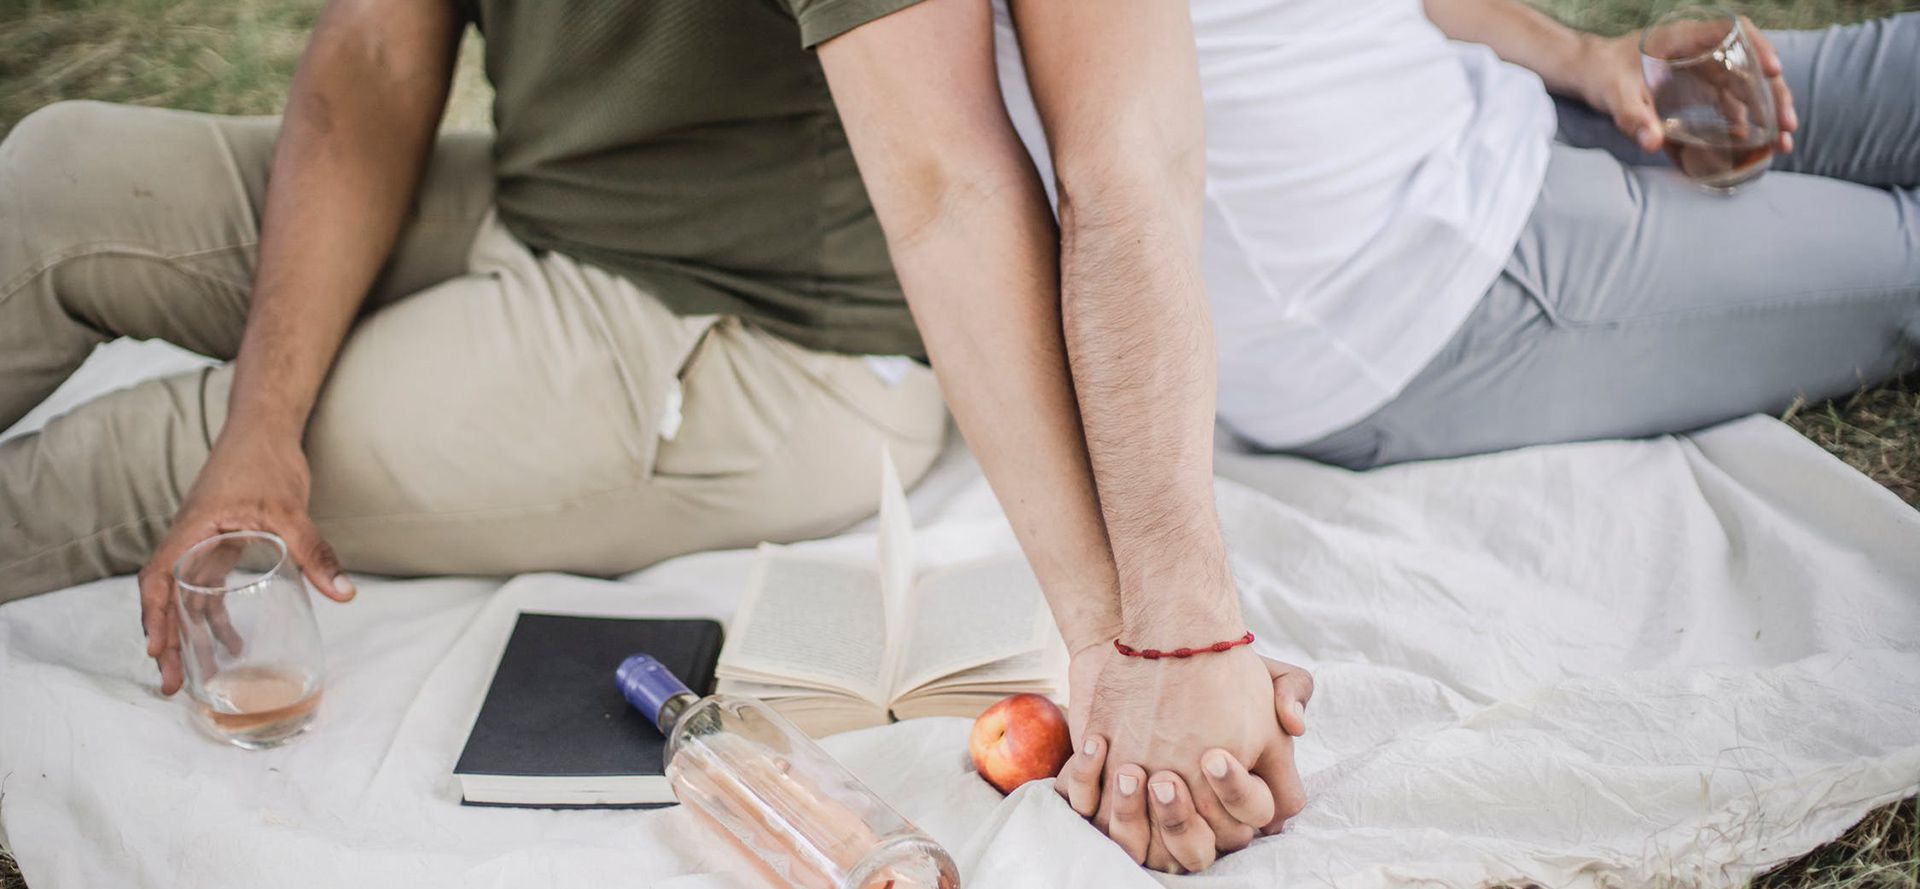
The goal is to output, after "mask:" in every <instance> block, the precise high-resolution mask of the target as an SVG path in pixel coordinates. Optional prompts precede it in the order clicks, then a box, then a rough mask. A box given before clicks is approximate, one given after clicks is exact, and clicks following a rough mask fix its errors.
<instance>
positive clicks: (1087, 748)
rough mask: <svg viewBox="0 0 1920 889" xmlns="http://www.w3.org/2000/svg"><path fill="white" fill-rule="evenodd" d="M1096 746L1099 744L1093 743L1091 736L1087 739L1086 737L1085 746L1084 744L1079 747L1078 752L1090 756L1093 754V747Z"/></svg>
mask: <svg viewBox="0 0 1920 889" xmlns="http://www.w3.org/2000/svg"><path fill="white" fill-rule="evenodd" d="M1098 746H1099V745H1097V744H1095V743H1093V739H1092V738H1088V739H1087V743H1086V746H1084V747H1081V748H1080V752H1081V753H1082V754H1084V755H1086V756H1092V755H1093V751H1094V749H1095V748H1096V747H1098Z"/></svg>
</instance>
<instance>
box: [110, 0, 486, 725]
mask: <svg viewBox="0 0 1920 889" xmlns="http://www.w3.org/2000/svg"><path fill="white" fill-rule="evenodd" d="M460 24H461V23H460V20H459V17H458V16H457V15H456V13H455V11H454V8H453V5H452V3H451V2H449V0H405V2H378V0H331V2H329V3H328V4H327V6H326V8H325V10H323V11H322V12H321V14H320V18H319V21H318V22H316V23H315V25H314V30H313V35H312V37H311V39H310V41H309V43H308V45H307V50H306V53H305V55H303V56H302V57H301V59H300V66H299V69H298V70H297V71H296V72H295V74H294V78H293V87H292V91H291V92H290V94H289V95H288V97H287V109H286V114H285V116H284V118H283V122H282V124H281V131H280V137H279V141H278V143H277V146H276V148H275V151H274V159H273V170H272V174H271V176H270V177H269V184H268V186H267V197H266V210H265V213H264V216H263V218H262V221H261V233H260V257H259V265H258V268H257V270H256V271H255V274H254V281H253V291H252V294H251V298H250V299H251V301H250V305H249V308H248V312H247V326H246V330H245V332H244V333H243V335H242V338H241V342H240V351H239V354H238V356H237V357H236V358H235V360H234V375H233V389H232V392H231V394H230V396H229V399H228V412H227V420H226V423H225V425H224V426H223V427H222V429H221V432H220V436H219V438H218V440H217V441H215V442H214V446H213V450H212V452H211V453H210V454H209V456H208V459H207V462H206V464H205V465H204V466H203V467H202V469H201V471H200V474H199V476H198V477H197V478H196V479H195V481H194V484H193V488H192V489H191V490H190V491H189V492H188V494H187V497H186V500H185V502H184V503H183V504H182V505H181V508H180V511H179V513H178V514H177V515H176V516H175V517H174V522H173V525H172V527H171V528H170V529H169V531H168V533H167V537H166V539H164V540H163V541H162V542H161V544H160V546H159V547H157V548H156V550H155V552H154V554H153V556H152V557H151V558H150V560H149V561H148V563H147V566H146V568H145V569H144V570H142V571H141V576H140V588H141V605H142V613H143V625H144V627H145V629H146V631H147V646H148V654H150V655H152V656H153V657H154V658H155V659H156V660H157V661H158V662H159V666H160V672H161V689H162V690H163V691H165V692H168V693H171V692H173V691H174V690H175V689H177V688H178V687H179V686H180V682H181V671H180V663H179V653H178V644H179V643H178V633H177V630H176V627H175V625H174V622H175V620H176V617H175V614H174V608H173V605H172V603H173V595H174V590H173V585H172V579H171V577H170V574H169V572H170V569H171V567H172V565H173V561H174V560H175V559H176V558H178V556H179V555H180V553H181V552H183V551H184V550H185V549H186V548H187V547H189V546H191V545H193V544H194V543H196V542H198V541H199V540H202V539H205V538H206V537H209V536H211V535H213V534H217V533H220V532H222V531H228V530H235V529H238V528H254V529H261V530H268V531H273V532H275V533H277V534H279V535H280V536H281V537H282V538H284V539H285V540H286V541H287V543H288V547H289V549H290V551H291V554H292V556H293V558H294V560H295V561H296V562H298V563H299V564H300V566H301V568H302V569H303V570H304V571H305V573H306V575H307V577H308V578H309V579H310V580H311V581H312V582H313V584H314V586H315V587H316V588H318V589H319V590H320V591H321V592H323V593H326V594H327V595H329V596H332V597H334V598H336V599H343V600H344V599H347V598H350V597H351V596H352V595H353V587H352V585H351V583H349V582H347V580H346V578H345V577H344V575H342V574H341V573H340V569H339V566H338V565H337V564H336V563H335V559H334V556H333V553H332V551H331V550H330V549H329V548H328V547H327V545H326V543H325V541H324V540H322V539H321V538H320V536H319V534H318V532H317V531H316V530H315V529H314V527H313V524H312V521H311V520H310V519H309V518H308V516H307V514H306V509H307V497H308V486H309V481H308V474H307V465H306V459H305V457H304V456H303V455H302V453H301V449H300V448H301V438H302V436H303V434H304V432H305V428H306V424H307V419H308V417H309V415H310V414H311V413H312V411H313V405H314V401H315V399H316V398H317V397H318V395H319V391H320V385H321V382H322V381H323V380H324V379H325V378H326V375H327V371H328V369H329V368H330V367H331V366H332V364H333V359H334V356H335V354H336V353H337V352H338V351H339V349H340V345H341V343H342V341H343V340H344V339H345V338H346V333H347V328H348V327H349V325H350V324H351V323H352V321H353V318H354V315H355V314H357V312H358V311H359V307H360V304H361V303H362V302H363V301H364V300H365V298H366V293H367V289H368V288H369V287H370V286H371V285H372V283H373V280H374V277H375V275H377V274H378V273H379V270H380V267H381V266H382V265H383V264H384V263H385V261H386V258H387V254H388V253H389V252H391V251H392V249H393V245H394V241H395V240H396V238H398V236H399V231H400V226H401V223H402V221H403V220H404V219H405V217H406V213H407V208H408V206H409V205H410V204H411V203H412V200H413V194H414V191H415V189H416V188H417V187H418V186H419V182H420V177H421V174H422V171H423V169H424V168H425V166H426V160H427V156H428V154H429V151H430V149H431V146H432V143H433V135H434V129H435V127H436V125H437V124H438V122H439V118H440V112H441V109H442V107H443V106H444V104H445V102H446V96H447V90H448V88H449V85H450V83H451V81H452V71H453V57H454V52H455V50H456V48H457V46H458V37H459V29H460Z"/></svg>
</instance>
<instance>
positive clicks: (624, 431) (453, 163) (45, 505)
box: [0, 104, 945, 601]
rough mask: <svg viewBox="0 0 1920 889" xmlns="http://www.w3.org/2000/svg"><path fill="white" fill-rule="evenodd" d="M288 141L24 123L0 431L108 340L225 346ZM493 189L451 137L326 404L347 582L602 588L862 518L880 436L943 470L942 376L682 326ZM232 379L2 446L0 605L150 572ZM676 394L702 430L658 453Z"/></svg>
mask: <svg viewBox="0 0 1920 889" xmlns="http://www.w3.org/2000/svg"><path fill="white" fill-rule="evenodd" d="M274 134H275V123H274V122H273V121H271V120H242V119H233V118H220V117H212V116H206V115H193V114H183V113H177V112H167V111H154V110H147V109H134V108H123V107H114V106H105V105H97V104H62V105H57V106H54V107H52V108H50V109H47V110H45V111H42V112H40V113H38V114H36V115H34V116H32V117H29V118H28V119H27V120H26V121H23V122H22V123H21V125H20V126H19V127H17V128H16V129H15V130H14V132H13V133H12V134H11V135H10V136H9V137H8V139H7V141H6V142H5V144H4V145H0V426H4V425H6V424H10V423H12V422H13V421H14V420H17V419H18V418H19V417H20V416H21V415H22V414H24V413H25V412H26V411H27V410H29V409H31V408H32V406H33V405H34V404H35V403H37V402H38V401H39V400H40V399H42V398H44V397H45V396H46V394H47V393H48V392H50V391H52V389H53V388H54V387H56V386H57V385H58V384H59V383H60V381H61V380H63V379H64V378H65V377H66V375H67V374H69V373H71V372H72V370H73V369H74V368H75V367H77V366H78V365H79V364H80V362H81V361H82V360H84V358H85V356H86V354H87V352H88V350H90V349H91V348H92V347H93V346H94V345H95V344H97V343H99V342H101V341H103V340H106V339H110V338H113V337H116V336H122V335H126V336H135V337H157V338H163V339H166V340H169V341H172V342H175V343H178V344H180V345H182V346H185V347H187V348H190V349H194V350H196V351H199V352H202V353H203V354H207V355H211V356H214V357H217V358H231V357H232V355H233V353H234V351H235V350H236V349H237V347H238V343H239V337H240V332H241V330H242V328H243V326H244V323H245V314H246V295H247V283H248V282H249V281H250V280H251V277H252V268H253V266H252V264H253V256H254V249H253V245H254V243H255V241H256V239H257V220H258V217H259V208H260V204H261V200H262V195H263V193H264V183H265V175H266V170H267V168H268V163H269V160H270V155H271V151H272V140H273V138H274ZM490 199H491V194H490V185H489V177H488V168H487V146H486V143H485V141H484V139H481V138H478V137H448V138H443V139H442V140H441V142H440V144H439V146H438V147H437V148H436V152H435V155H434V159H433V162H432V164H431V166H430V168H429V174H428V182H427V183H426V185H425V186H424V188H423V190H422V194H421V197H420V200H419V202H418V205H417V207H416V218H415V219H413V220H412V222H410V224H409V226H408V228H407V231H406V233H405V234H404V235H403V238H402V243H401V245H400V246H399V248H398V249H397V250H396V252H395V255H394V256H393V258H392V260H391V262H390V264H389V268H388V269H387V270H386V272H385V273H384V274H383V276H382V280H381V282H380V284H379V285H378V287H377V288H376V292H375V293H374V294H373V295H372V296H371V298H370V300H369V304H370V314H369V315H368V316H367V317H365V318H363V319H362V321H361V323H360V324H359V325H358V326H357V327H356V328H355V330H354V331H353V333H352V334H351V335H350V337H349V338H348V341H347V343H346V345H345V347H344V348H343V350H342V353H341V356H340V358H339V361H338V362H337V364H336V365H335V368H334V371H333V373H332V375H331V376H330V377H329V380H328V383H327V386H326V388H325V389H324V390H323V392H322V394H321V398H320V402H319V404H318V406H317V408H316V410H315V414H314V417H313V421H312V423H311V424H310V426H309V428H308V434H307V442H306V444H307V451H308V454H309V457H310V459H311V462H312V468H313V482H314V490H313V503H312V510H313V514H314V517H315V520H316V521H317V522H318V523H319V526H320V530H321V531H322V533H324V534H326V535H327V536H328V537H329V539H330V540H331V542H332V543H333V544H334V545H335V548H336V549H338V550H339V552H340V555H341V557H342V559H343V560H344V562H345V563H346V565H347V567H349V568H351V569H356V570H365V571H376V572H383V573H392V574H423V573H456V572H457V573H511V572H518V571H528V570H565V571H576V572H582V573H595V574H612V573H619V572H623V571H627V570H632V569H635V568H638V567H642V566H644V565H646V564H649V563H651V562H653V561H657V560H659V559H661V558H665V557H667V556H671V555H676V554H679V553H684V552H689V551H693V550H698V549H704V548H712V547H718V546H738V545H747V544H751V543H753V542H755V541H758V540H760V539H791V538H797V537H803V536H809V535H816V534H822V533H827V532H830V531H832V530H834V529H836V528H838V527H841V526H843V525H845V524H847V523H849V522H851V521H854V520H857V519H858V518H859V517H861V516H862V515H864V514H866V513H868V512H870V511H871V509H872V507H873V503H874V494H875V484H876V482H875V479H876V478H877V472H876V470H875V465H876V464H875V461H876V460H877V459H878V456H877V455H878V453H879V449H880V447H881V445H882V442H887V443H890V444H891V446H892V448H893V452H894V455H895V458H896V460H898V461H899V462H900V464H901V469H902V471H903V473H905V474H908V475H910V476H917V475H918V474H919V473H920V472H922V471H923V470H924V468H925V467H926V466H927V465H928V464H929V463H930V462H931V460H932V458H933V456H934V455H935V453H936V452H937V449H938V446H939V442H940V436H941V431H942V429H943V428H944V422H945V419H944V417H945V415H944V411H943V409H942V408H941V406H940V403H939V397H938V392H937V389H936V388H935V387H934V385H933V383H932V380H931V374H930V373H928V372H926V371H925V370H924V369H916V370H915V371H914V372H913V373H911V374H909V376H908V378H907V379H906V380H904V381H902V382H900V383H899V384H898V385H894V386H888V385H885V384H883V383H882V382H881V381H880V380H879V379H878V378H877V377H875V376H874V375H873V374H871V373H870V372H869V371H868V369H867V368H866V367H865V365H864V363H863V361H862V359H859V358H856V357H850V356H835V355H825V354H820V353H814V352H809V351H807V350H803V349H799V348H797V347H794V346H792V345H791V344H788V343H786V342H784V341H782V340H779V339H777V338H775V337H772V336H770V335H767V334H765V333H763V332H760V331H758V330H756V329H753V328H751V327H749V326H746V325H742V324H740V323H739V322H737V321H735V320H733V319H726V318H713V317H703V318H681V317H676V316H674V315H672V314H671V313H669V312H667V311H666V310H665V309H664V307H662V306H661V305H660V304H659V303H658V302H657V301H656V300H654V299H653V298H651V297H650V296H648V295H647V294H644V293H641V292H639V291H638V290H637V288H635V287H634V285H632V284H631V283H630V282H627V281H626V280H624V279H621V278H617V277H614V276H612V275H608V274H606V273H604V272H601V271H599V270H597V269H594V268H591V267H586V266H582V265H580V264H578V263H575V262H573V261H571V260H570V259H568V258H566V257H564V256H558V255H553V254H543V255H538V256H536V255H534V254H533V253H531V252H530V251H528V250H526V249H525V248H524V247H522V246H521V245H520V244H518V243H517V242H515V241H514V240H513V239H512V238H511V237H509V236H507V235H506V234H505V232H504V231H503V230H500V229H499V228H498V227H497V226H495V225H492V224H484V227H483V218H484V217H485V214H486V210H487V207H488V204H489V202H490ZM476 231H478V232H480V234H479V237H478V239H477V240H476V237H475V233H476ZM470 248H471V255H470V256H469V249H470ZM403 297H404V298H403ZM229 380H230V371H229V370H228V369H226V368H216V369H213V370H209V371H200V372H195V373H191V374H185V375H181V376H177V377H172V378H168V379H163V380H156V381H152V382H149V383H144V384H141V385H138V386H135V387H132V388H130V389H127V390H123V391H120V392H116V393H113V394H111V395H108V396H105V397H103V398H101V399H98V400H96V401H94V402H91V403H89V404H87V405H84V406H82V407H81V408H79V409H77V410H75V411H73V412H71V413H69V414H67V415H65V416H62V417H59V418H56V419H55V420H54V421H52V422H50V423H49V424H48V425H47V426H46V428H45V429H43V430H42V431H41V432H40V433H38V434H35V435H29V436H23V437H21V438H17V439H13V440H11V441H8V442H6V443H5V444H0V601H4V600H6V599H8V598H14V597H18V596H21V595H29V594H32V593H36V592H43V591H46V590H51V589H58V588H61V587H64V586H68V585H71V584H74V583H78V582H81V581H85V580H89V579H92V578H96V577H100V576H106V575H110V574H116V573H127V572H131V571H134V570H136V569H137V568H138V567H139V566H140V564H141V563H142V562H143V561H144V559H145V556H146V553H147V552H148V551H150V549H151V548H152V546H153V545H154V544H155V543H156V542H157V541H158V539H159V537H160V535H161V534H163V533H164V532H165V529H166V526H167V522H168V521H169V519H170V517H171V515H172V514H173V512H174V511H175V509H177V508H178V506H179V503H180V500H181V497H182V496H183V495H184V494H185V492H186V490H187V488H188V486H189V485H190V484H191V483H192V480H193V477H194V475H195V473H197V472H198V470H199V467H200V465H201V464H202V463H203V462H204V460H205V458H206V453H207V449H208V447H209V444H210V442H211V441H212V439H213V437H214V436H215V435H216V434H217V433H218V431H219V427H220V424H221V422H222V421H223V419H224V416H225V405H226V392H227V386H228V384H229ZM676 387H679V388H680V389H681V390H682V391H683V392H684V407H683V408H682V410H681V411H680V414H681V416H683V417H684V421H683V422H681V423H680V424H679V425H678V428H677V430H675V433H676V434H675V435H674V436H673V437H672V439H671V440H663V439H662V435H661V433H662V432H663V431H665V430H663V429H662V426H661V420H662V418H663V417H666V416H667V415H668V413H669V411H668V401H669V393H670V392H672V391H673V390H674V389H675V388H676Z"/></svg>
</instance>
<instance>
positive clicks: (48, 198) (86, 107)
mask: <svg viewBox="0 0 1920 889" xmlns="http://www.w3.org/2000/svg"><path fill="white" fill-rule="evenodd" d="M115 110H117V106H114V105H110V104H108V103H105V102H86V101H66V102H55V103H53V104H51V105H47V106H44V107H42V108H40V109H39V110H36V111H34V112H33V113H31V114H28V115H27V116H26V117H24V118H21V120H20V122H19V123H18V124H15V125H14V127H13V129H12V131H10V132H8V133H7V137H6V139H5V141H0V231H15V232H22V233H27V232H32V231H47V230H57V229H58V228H59V225H58V224H57V223H58V220H57V219H50V218H48V217H49V215H50V214H57V213H58V212H59V208H60V207H61V206H63V202H62V201H60V200H59V199H58V198H59V195H60V194H61V192H63V191H70V190H71V189H72V188H73V186H74V185H76V184H77V183H78V182H79V178H80V177H81V176H84V175H86V172H87V171H86V169H85V167H86V163H85V157H86V155H87V154H88V152H86V151H85V147H86V146H87V144H88V143H89V142H91V141H95V140H98V139H100V138H102V132H101V131H102V129H103V125H102V123H101V121H102V120H103V118H106V117H109V116H111V115H112V114H113V113H114V111H115Z"/></svg>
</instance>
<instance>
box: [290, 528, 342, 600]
mask: <svg viewBox="0 0 1920 889" xmlns="http://www.w3.org/2000/svg"><path fill="white" fill-rule="evenodd" d="M285 537H286V540H287V549H288V551H290V552H291V553H293V558H294V561H295V562H298V563H299V565H300V570H301V571H302V572H303V573H305V574H306V575H307V581H308V582H309V583H312V584H313V588H314V589H317V590H319V591H320V594H321V595H323V596H326V597H327V598H329V599H332V600H334V601H335V602H346V601H350V600H352V599H353V596H354V594H355V593H356V592H358V590H355V589H354V586H353V580H352V579H350V578H348V577H347V573H346V572H345V571H343V570H341V568H340V558H339V557H338V556H336V555H334V554H333V547H331V546H329V545H327V541H326V538H323V537H321V536H320V530H319V529H318V528H315V527H314V526H313V521H312V520H310V519H308V518H307V517H305V516H301V517H300V518H299V519H297V520H295V522H294V523H293V524H292V525H290V526H288V527H287V529H286V534H285Z"/></svg>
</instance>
